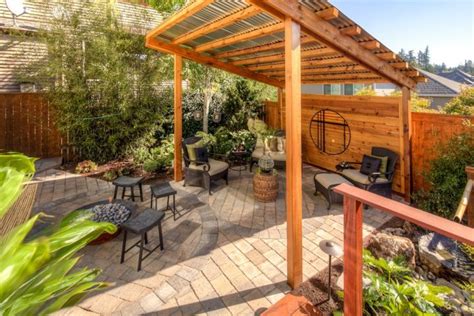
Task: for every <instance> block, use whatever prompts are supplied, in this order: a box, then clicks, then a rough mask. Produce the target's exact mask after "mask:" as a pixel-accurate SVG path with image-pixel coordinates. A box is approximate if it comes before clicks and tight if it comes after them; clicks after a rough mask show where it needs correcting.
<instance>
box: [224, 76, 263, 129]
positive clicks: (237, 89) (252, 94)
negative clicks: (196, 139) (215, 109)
mask: <svg viewBox="0 0 474 316" xmlns="http://www.w3.org/2000/svg"><path fill="white" fill-rule="evenodd" d="M262 113H263V103H262V100H261V98H260V97H259V93H258V90H257V89H252V87H251V84H250V83H249V81H248V80H244V79H238V80H236V81H235V83H234V84H233V85H231V86H230V87H229V88H228V89H227V91H226V101H225V102H224V104H223V121H224V122H226V127H227V128H228V129H229V130H231V131H238V130H242V129H246V128H247V121H248V119H249V118H256V117H260V116H261V115H262Z"/></svg>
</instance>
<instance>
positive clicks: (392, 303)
mask: <svg viewBox="0 0 474 316" xmlns="http://www.w3.org/2000/svg"><path fill="white" fill-rule="evenodd" d="M364 264H365V269H364V276H365V278H367V279H368V280H369V282H370V285H369V286H366V287H364V294H363V295H364V306H365V314H368V315H404V314H405V315H442V313H441V312H440V311H439V310H438V308H444V307H447V304H446V302H445V296H446V295H449V294H453V290H452V289H450V288H448V287H445V286H435V285H433V284H431V283H430V282H426V281H422V280H419V279H416V278H414V277H413V272H412V270H411V269H409V268H408V267H407V266H406V264H405V262H404V259H403V258H397V259H395V260H390V261H387V260H385V259H383V258H379V259H376V258H375V257H373V256H372V254H371V253H370V252H369V251H368V250H365V251H364Z"/></svg>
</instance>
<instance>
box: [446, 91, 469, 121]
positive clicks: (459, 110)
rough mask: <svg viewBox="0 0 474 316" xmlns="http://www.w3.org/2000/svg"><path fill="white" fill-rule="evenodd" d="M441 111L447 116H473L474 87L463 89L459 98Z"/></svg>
mask: <svg viewBox="0 0 474 316" xmlns="http://www.w3.org/2000/svg"><path fill="white" fill-rule="evenodd" d="M443 111H444V112H445V113H447V114H461V115H474V87H468V88H465V89H463V90H462V91H461V93H460V94H459V96H457V97H455V98H454V99H452V100H451V101H449V102H448V103H447V104H446V105H445V106H444V108H443Z"/></svg>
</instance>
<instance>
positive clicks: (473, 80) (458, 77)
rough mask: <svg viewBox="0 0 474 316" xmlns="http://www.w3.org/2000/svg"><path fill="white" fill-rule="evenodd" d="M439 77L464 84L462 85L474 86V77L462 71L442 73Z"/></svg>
mask: <svg viewBox="0 0 474 316" xmlns="http://www.w3.org/2000/svg"><path fill="white" fill-rule="evenodd" d="M438 75H439V76H441V77H444V78H447V79H450V80H453V81H456V82H459V83H462V84H466V85H470V86H474V76H473V75H470V74H468V73H466V72H464V71H462V70H460V69H454V70H453V71H447V72H441V73H439V74H438Z"/></svg>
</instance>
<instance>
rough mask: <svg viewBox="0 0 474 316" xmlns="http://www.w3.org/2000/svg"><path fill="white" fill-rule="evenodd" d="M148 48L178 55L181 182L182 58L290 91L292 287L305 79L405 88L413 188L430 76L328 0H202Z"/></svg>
mask: <svg viewBox="0 0 474 316" xmlns="http://www.w3.org/2000/svg"><path fill="white" fill-rule="evenodd" d="M146 46H147V47H149V48H152V49H155V50H158V51H161V52H165V53H169V54H173V55H174V56H175V84H174V89H175V90H174V91H175V99H174V110H175V118H174V120H175V121H174V123H175V125H174V132H175V133H174V135H175V161H174V163H175V164H174V166H175V168H174V172H175V174H174V177H175V180H176V181H180V180H182V153H181V142H182V96H181V94H182V91H181V86H182V85H181V82H182V58H186V59H189V60H193V61H195V62H198V63H202V64H206V65H209V66H212V67H215V68H219V69H222V70H225V71H227V72H230V73H233V74H236V75H239V76H242V77H245V78H248V79H252V80H256V81H260V82H263V83H266V84H269V85H272V86H275V87H277V88H278V89H279V96H281V97H283V96H284V98H285V112H286V121H285V127H286V128H285V130H286V138H287V148H286V152H287V161H286V170H287V171H286V188H287V193H286V209H287V229H288V234H287V236H288V250H287V264H288V283H289V284H290V286H292V287H296V286H298V285H299V284H300V283H301V281H302V275H303V274H302V158H301V157H302V149H301V85H302V84H332V83H378V82H391V83H394V84H396V85H397V86H399V87H400V89H401V91H402V102H401V104H402V105H401V106H400V109H399V112H400V118H401V124H400V132H401V133H402V134H403V139H402V144H401V166H402V174H403V179H404V182H405V188H407V190H406V192H407V194H409V192H410V190H409V188H410V159H409V158H410V130H409V129H410V124H409V122H410V117H409V116H410V111H409V100H410V90H412V89H414V88H415V86H416V83H417V82H421V81H425V78H424V77H423V76H422V75H420V73H419V72H418V71H417V70H416V69H414V68H413V67H411V66H410V65H409V64H408V63H407V62H406V61H404V60H403V59H401V58H400V57H398V56H397V55H396V54H395V53H394V52H392V51H391V50H390V49H388V48H387V47H385V46H384V45H382V44H381V43H380V42H379V41H377V40H376V39H375V38H374V37H372V36H371V35H370V34H369V33H367V32H366V31H365V30H364V29H363V28H362V27H360V26H359V25H357V24H356V23H355V22H354V21H352V20H351V19H349V18H348V17H347V16H345V15H344V14H343V13H342V12H340V11H339V10H338V9H337V8H335V7H334V6H333V5H331V4H330V3H329V2H328V1H327V0H318V1H310V0H299V1H298V0H235V1H226V0H197V1H194V2H191V3H190V4H188V5H187V6H186V7H184V8H183V9H182V10H180V11H179V12H177V13H176V14H174V15H172V16H171V17H169V18H168V19H166V20H165V21H164V22H163V23H162V24H161V25H159V26H158V27H156V28H155V29H153V30H152V31H150V32H149V33H148V34H147V36H146ZM283 90H284V93H283ZM358 242H359V241H358V240H351V239H345V244H344V245H345V249H351V247H352V246H354V249H359V248H358V247H355V246H359V245H353V244H351V243H358ZM355 255H357V254H354V256H355ZM359 272H360V283H361V284H362V275H361V271H359ZM348 294H350V293H348ZM357 300H362V297H360V298H359V297H357ZM361 305H362V301H360V306H361ZM357 314H358V313H357ZM351 315H356V313H354V314H352V313H351Z"/></svg>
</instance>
